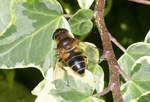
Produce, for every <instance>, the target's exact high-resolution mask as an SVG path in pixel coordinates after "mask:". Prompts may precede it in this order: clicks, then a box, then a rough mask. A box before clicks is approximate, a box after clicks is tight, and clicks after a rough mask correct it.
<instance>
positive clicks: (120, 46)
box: [109, 33, 126, 53]
mask: <svg viewBox="0 0 150 102" xmlns="http://www.w3.org/2000/svg"><path fill="white" fill-rule="evenodd" d="M109 37H110V39H111V41H112V42H113V43H114V44H115V45H116V46H117V47H118V48H120V49H121V50H122V51H123V52H124V53H125V52H126V49H125V48H124V47H123V46H122V45H121V44H120V43H119V42H118V41H117V40H116V39H115V38H114V37H113V36H112V35H111V34H110V33H109Z"/></svg>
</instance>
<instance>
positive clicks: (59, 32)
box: [52, 28, 68, 40]
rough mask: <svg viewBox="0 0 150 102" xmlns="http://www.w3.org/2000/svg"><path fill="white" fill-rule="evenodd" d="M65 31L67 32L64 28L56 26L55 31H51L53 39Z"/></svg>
mask: <svg viewBox="0 0 150 102" xmlns="http://www.w3.org/2000/svg"><path fill="white" fill-rule="evenodd" d="M66 32H68V30H67V29H64V28H58V29H56V31H55V32H54V33H53V36H52V38H53V40H55V39H56V38H57V37H59V36H60V35H61V34H63V33H66Z"/></svg>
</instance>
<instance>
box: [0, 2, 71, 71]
mask: <svg viewBox="0 0 150 102" xmlns="http://www.w3.org/2000/svg"><path fill="white" fill-rule="evenodd" d="M12 9H13V12H14V13H12V12H11V13H12V15H13V16H15V23H14V24H12V25H11V26H10V27H9V29H7V31H6V32H5V33H4V34H3V36H0V68H5V69H10V68H25V67H36V68H38V69H40V70H41V72H42V73H44V72H46V71H47V70H48V68H50V67H53V66H54V63H55V56H54V55H55V50H54V47H55V42H54V41H53V40H52V34H53V32H54V31H55V29H56V28H58V27H63V28H67V29H69V24H68V23H67V21H66V19H65V18H64V17H62V13H63V12H62V8H61V6H60V4H59V3H58V2H57V1H56V0H49V1H47V0H40V1H38V0H36V1H34V0H32V1H30V2H26V1H14V3H13V8H12Z"/></svg>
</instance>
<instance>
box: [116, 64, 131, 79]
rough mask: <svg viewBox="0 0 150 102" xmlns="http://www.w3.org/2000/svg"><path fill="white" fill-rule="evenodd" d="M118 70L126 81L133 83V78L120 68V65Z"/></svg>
mask: <svg viewBox="0 0 150 102" xmlns="http://www.w3.org/2000/svg"><path fill="white" fill-rule="evenodd" d="M116 68H117V69H118V71H119V73H120V74H121V75H122V76H123V78H124V79H125V80H126V81H131V78H130V77H129V76H128V75H127V74H126V73H125V72H124V71H123V70H122V69H121V68H120V66H119V65H116Z"/></svg>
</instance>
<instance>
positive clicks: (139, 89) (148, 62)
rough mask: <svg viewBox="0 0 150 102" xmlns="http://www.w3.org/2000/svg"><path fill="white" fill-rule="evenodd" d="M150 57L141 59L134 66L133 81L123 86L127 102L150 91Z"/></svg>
mask: <svg viewBox="0 0 150 102" xmlns="http://www.w3.org/2000/svg"><path fill="white" fill-rule="evenodd" d="M149 66H150V56H145V57H141V58H139V59H138V60H137V61H136V62H135V64H134V65H133V66H132V73H131V76H130V77H131V79H132V81H129V82H127V83H126V84H124V85H123V86H122V93H123V98H124V100H125V102H130V101H131V100H135V99H136V98H138V97H140V96H141V95H142V94H143V93H145V92H147V91H150V86H149V84H150V67H149Z"/></svg>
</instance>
